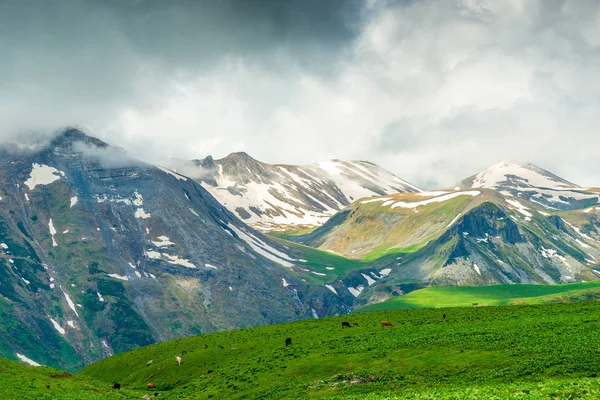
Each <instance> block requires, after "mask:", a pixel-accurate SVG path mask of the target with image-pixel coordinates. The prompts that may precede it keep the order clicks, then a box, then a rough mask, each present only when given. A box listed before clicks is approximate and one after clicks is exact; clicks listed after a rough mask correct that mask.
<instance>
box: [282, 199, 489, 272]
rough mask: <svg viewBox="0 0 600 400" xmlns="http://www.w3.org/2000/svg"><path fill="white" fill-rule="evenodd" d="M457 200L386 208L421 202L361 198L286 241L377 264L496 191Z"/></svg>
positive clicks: (433, 234)
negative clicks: (385, 256) (377, 261)
mask: <svg viewBox="0 0 600 400" xmlns="http://www.w3.org/2000/svg"><path fill="white" fill-rule="evenodd" d="M482 193H483V195H482V196H479V197H476V198H474V197H471V196H468V195H464V196H458V197H455V198H452V199H450V200H447V201H443V202H433V203H431V204H428V205H425V206H422V207H419V209H418V210H416V209H413V208H403V207H399V208H391V207H390V206H389V205H388V202H389V201H406V202H415V204H417V203H418V202H422V201H424V200H427V199H428V198H431V196H424V195H423V194H415V193H397V194H394V195H387V196H382V197H380V198H378V199H379V200H381V201H376V200H377V199H363V200H362V201H357V202H355V203H354V204H352V205H351V206H350V207H349V208H347V209H346V210H344V211H342V212H340V213H338V214H336V215H335V216H334V217H332V218H331V219H330V220H329V221H327V223H326V224H325V225H323V226H322V227H320V228H318V229H316V230H314V231H313V232H311V233H308V234H304V235H298V236H288V237H287V238H289V239H291V240H295V241H299V242H301V243H306V244H308V245H310V246H313V247H317V248H320V249H322V250H326V249H329V250H333V251H335V252H337V253H339V254H342V255H344V256H346V257H350V258H357V259H363V260H366V261H373V260H376V259H378V258H380V257H382V256H384V255H386V254H404V253H412V252H414V251H416V250H418V249H420V248H422V247H423V246H424V245H425V244H427V243H428V242H430V241H432V240H435V239H436V238H438V237H439V236H440V235H441V234H443V232H444V230H445V229H446V228H447V227H448V225H449V224H450V223H451V222H452V221H453V220H454V219H455V218H456V216H457V215H460V214H464V213H465V212H467V211H468V210H470V209H472V208H473V207H475V206H477V205H478V204H481V203H482V202H484V201H486V200H490V199H495V198H497V195H496V193H495V192H492V191H482Z"/></svg>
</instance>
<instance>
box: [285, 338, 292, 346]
mask: <svg viewBox="0 0 600 400" xmlns="http://www.w3.org/2000/svg"><path fill="white" fill-rule="evenodd" d="M290 344H292V338H291V337H289V338H287V339H285V345H286V346H289V345H290Z"/></svg>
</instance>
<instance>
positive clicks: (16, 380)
mask: <svg viewBox="0 0 600 400" xmlns="http://www.w3.org/2000/svg"><path fill="white" fill-rule="evenodd" d="M144 394H145V393H143V392H141V391H136V390H130V389H124V390H119V391H117V390H114V389H112V383H111V384H108V383H105V382H100V381H97V380H95V379H93V378H90V377H87V376H78V375H71V374H69V373H66V372H64V371H60V370H57V369H53V368H47V367H31V366H28V365H25V364H22V363H19V362H16V361H10V360H6V359H0V399H2V400H12V399H35V400H46V399H47V400H50V399H52V400H54V399H57V400H96V399H107V398H110V399H133V398H135V399H141V398H142V396H143V395H144Z"/></svg>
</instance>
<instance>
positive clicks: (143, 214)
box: [134, 207, 152, 219]
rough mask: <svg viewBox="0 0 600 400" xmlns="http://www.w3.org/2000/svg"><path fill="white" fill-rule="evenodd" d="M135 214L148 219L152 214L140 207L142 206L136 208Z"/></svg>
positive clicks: (137, 216)
mask: <svg viewBox="0 0 600 400" xmlns="http://www.w3.org/2000/svg"><path fill="white" fill-rule="evenodd" d="M134 216H135V217H136V218H142V219H147V218H150V217H151V216H152V215H151V214H148V213H146V211H144V209H143V208H141V207H140V208H136V209H135V214H134Z"/></svg>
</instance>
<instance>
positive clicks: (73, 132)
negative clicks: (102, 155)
mask: <svg viewBox="0 0 600 400" xmlns="http://www.w3.org/2000/svg"><path fill="white" fill-rule="evenodd" d="M86 131H87V130H86V129H85V128H82V127H78V126H75V127H68V128H65V129H64V130H63V131H62V133H60V134H59V135H58V136H56V137H54V139H52V141H51V142H50V147H51V148H54V149H56V150H63V151H65V150H72V149H73V144H74V143H76V142H81V143H84V144H86V145H91V146H95V147H100V148H106V147H109V145H108V143H106V142H104V141H102V140H100V139H98V138H96V137H94V136H92V135H91V133H89V132H86Z"/></svg>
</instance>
